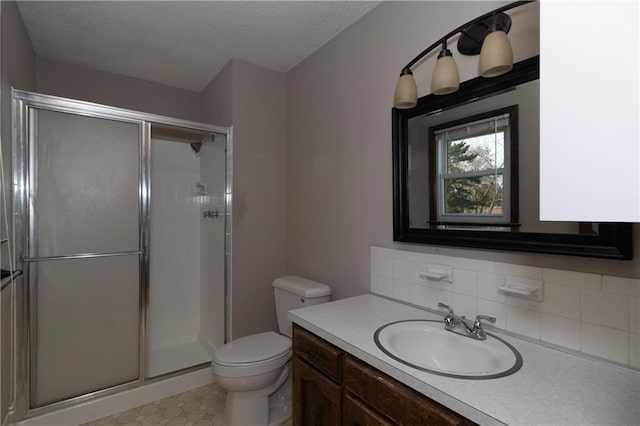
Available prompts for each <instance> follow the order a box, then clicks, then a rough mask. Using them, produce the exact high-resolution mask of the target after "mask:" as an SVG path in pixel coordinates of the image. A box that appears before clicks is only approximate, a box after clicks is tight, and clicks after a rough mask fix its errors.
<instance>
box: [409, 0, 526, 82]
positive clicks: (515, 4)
mask: <svg viewBox="0 0 640 426" xmlns="http://www.w3.org/2000/svg"><path fill="white" fill-rule="evenodd" d="M532 2H533V1H532V0H526V1H516V2H513V3H509V4H507V5H504V6H502V7H499V8H497V9H495V10H492V11H491V12H487V13H485V14H484V15H481V16H478V17H477V18H475V19H472V20H471V21H469V22H467V23H466V24H463V25H460V26H459V27H458V28H456V29H455V30H453V31H451V32H450V33H448V34H447V35H445V36H444V37H441V38H440V39H438V41H436V42H435V43H433V44H432V45H431V46H429V47H427V48H426V49H425V50H423V51H422V52H420V54H418V56H416V57H415V58H413V59H412V60H411V62H409V63H408V64H407V65H405V66H404V68H402V72H401V74H400V75H404V74H408V73H410V71H411V67H412V66H414V65H415V64H416V63H417V62H418V61H419V60H420V59H422V58H423V57H425V56H426V55H427V54H428V53H429V52H431V51H432V50H434V49H435V48H437V47H438V46H440V45H442V43H443V42H446V41H447V40H448V39H450V38H451V37H453V36H454V35H456V34H458V33H460V32H462V30H464V29H465V28H467V27H469V26H471V25H475V24H478V23H480V22H482V21H484V20H485V19H487V18H490V17H491V16H493V15H494V14H496V15H497V14H499V13H502V12H505V11H507V10H511V9H515V8H516V7H519V6H522V5H525V4H528V3H532Z"/></svg>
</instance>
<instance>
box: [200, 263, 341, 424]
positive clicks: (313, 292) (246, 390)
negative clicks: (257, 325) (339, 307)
mask: <svg viewBox="0 0 640 426" xmlns="http://www.w3.org/2000/svg"><path fill="white" fill-rule="evenodd" d="M273 295H274V298H275V302H276V314H277V319H278V328H279V330H280V333H281V334H278V333H274V332H273V331H267V332H265V333H258V334H253V335H251V336H246V337H241V338H239V339H236V340H234V341H232V342H230V343H227V344H226V345H224V346H222V347H221V348H219V349H218V350H217V351H216V353H215V355H214V357H213V361H212V363H211V366H212V368H213V373H214V375H215V378H216V382H217V383H218V384H219V385H220V386H222V387H223V388H225V389H226V390H227V400H226V406H225V423H226V424H228V425H232V426H235V425H243V426H249V425H261V426H264V425H269V426H271V425H274V426H275V425H280V424H282V423H284V422H285V421H287V420H288V419H289V418H291V414H292V413H291V408H292V407H291V405H292V404H291V403H292V375H291V374H290V373H291V331H292V326H291V320H289V318H288V317H287V314H288V312H289V311H290V310H292V309H298V308H304V307H305V306H312V305H317V304H319V303H325V302H328V301H329V298H330V296H331V288H330V287H329V286H327V285H326V284H322V283H319V282H316V281H312V280H308V279H305V278H302V277H298V276H295V275H288V276H285V277H280V278H276V279H275V280H274V281H273Z"/></svg>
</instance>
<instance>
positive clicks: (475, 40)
mask: <svg viewBox="0 0 640 426" xmlns="http://www.w3.org/2000/svg"><path fill="white" fill-rule="evenodd" d="M528 3H531V1H516V2H513V3H509V4H507V5H505V6H502V7H499V8H498V9H495V10H493V11H491V12H488V13H485V14H484V15H482V16H479V17H477V18H475V19H473V20H471V21H469V22H467V23H466V24H464V25H461V26H460V27H458V28H456V29H455V30H453V31H451V32H450V33H449V34H447V35H445V36H444V37H442V38H441V39H440V40H438V41H436V42H435V43H433V44H432V45H431V46H429V47H428V48H427V49H425V50H423V51H422V52H421V53H420V54H419V55H418V56H416V57H415V58H413V59H412V60H411V62H409V63H408V64H407V65H405V67H404V68H402V71H401V72H400V79H399V80H398V84H397V85H396V91H395V94H394V97H393V103H394V106H395V107H396V108H400V109H408V108H413V107H414V106H416V104H417V102H418V88H417V86H416V82H415V79H414V78H413V72H412V71H411V67H412V66H414V65H415V64H416V63H417V62H418V61H420V60H421V59H422V58H424V57H425V56H426V55H427V54H428V53H430V52H431V51H433V50H434V49H436V48H437V47H439V46H442V50H441V51H440V54H439V55H438V60H437V62H436V65H435V68H434V70H433V76H432V78H431V92H432V93H433V94H436V95H446V94H449V93H453V92H455V91H456V90H458V87H459V86H460V77H459V74H458V67H457V66H456V63H455V61H454V60H453V54H452V53H451V51H450V50H449V49H447V40H449V39H450V38H451V37H454V36H455V35H457V34H460V37H459V38H458V51H459V52H460V53H461V54H463V55H470V56H471V55H478V54H479V55H480V75H481V76H483V77H497V76H499V75H502V74H505V73H507V72H509V71H510V70H511V68H512V67H513V50H512V49H511V43H510V42H509V38H508V37H507V33H508V32H509V30H510V29H511V18H510V17H509V15H507V14H506V13H504V12H505V11H507V10H510V9H514V8H516V7H519V6H522V5H525V4H528Z"/></svg>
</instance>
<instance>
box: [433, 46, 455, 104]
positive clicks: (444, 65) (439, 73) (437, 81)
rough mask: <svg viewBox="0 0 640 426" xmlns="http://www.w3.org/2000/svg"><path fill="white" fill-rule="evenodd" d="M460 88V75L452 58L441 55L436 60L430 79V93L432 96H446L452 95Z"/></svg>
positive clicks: (449, 55)
mask: <svg viewBox="0 0 640 426" xmlns="http://www.w3.org/2000/svg"><path fill="white" fill-rule="evenodd" d="M447 52H448V51H447ZM459 87H460V74H458V66H457V65H456V61H454V60H453V56H451V53H450V52H449V54H448V55H442V56H441V57H439V58H438V61H437V62H436V66H435V67H434V69H433V76H432V77H431V93H433V94H434V95H446V94H448V93H453V92H455V91H456V90H458V88H459Z"/></svg>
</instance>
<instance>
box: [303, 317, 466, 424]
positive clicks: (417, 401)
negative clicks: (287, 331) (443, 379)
mask: <svg viewBox="0 0 640 426" xmlns="http://www.w3.org/2000/svg"><path fill="white" fill-rule="evenodd" d="M293 424H294V426H306V425H327V426H334V425H345V426H356V425H357V426H373V425H472V424H473V423H472V422H471V421H469V420H467V419H465V418H464V417H462V416H460V415H458V414H456V413H455V412H453V411H451V410H449V409H448V408H446V407H443V406H442V405H440V404H438V403H436V402H435V401H432V400H431V399H429V398H427V397H425V396H424V395H422V394H420V393H418V392H416V391H414V390H413V389H411V388H409V387H407V386H405V385H403V384H402V383H400V382H398V381H397V380H395V379H394V378H392V377H389V376H387V375H386V374H384V373H382V372H380V371H378V370H376V369H375V368H373V367H371V366H369V365H368V364H365V363H363V362H362V361H360V360H358V359H356V358H355V357H353V356H351V355H349V354H348V353H346V352H344V351H342V350H341V349H339V348H336V347H335V346H333V345H331V344H330V343H328V342H326V341H324V340H323V339H321V338H319V337H317V336H315V335H314V334H312V333H310V332H309V331H307V330H305V329H303V328H301V327H300V326H298V325H296V324H294V329H293Z"/></svg>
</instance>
